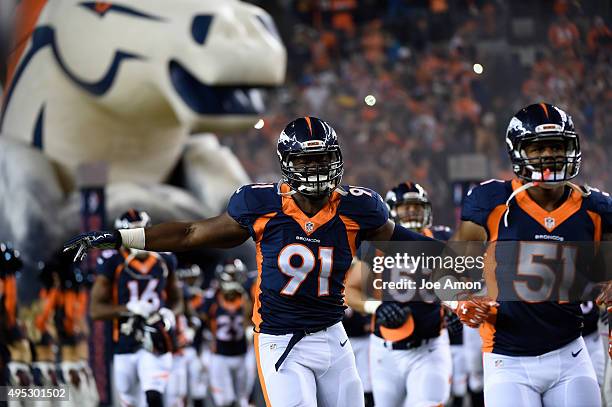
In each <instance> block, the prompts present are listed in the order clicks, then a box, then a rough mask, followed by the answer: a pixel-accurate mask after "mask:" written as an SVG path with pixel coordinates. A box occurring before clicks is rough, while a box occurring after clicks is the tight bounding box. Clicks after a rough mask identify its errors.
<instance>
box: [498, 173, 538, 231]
mask: <svg viewBox="0 0 612 407" xmlns="http://www.w3.org/2000/svg"><path fill="white" fill-rule="evenodd" d="M536 185H538V182H534V181H531V182H528V183H526V184H523V185H521V186H520V187H519V188H517V189H515V190H514V191H512V193H511V194H510V196H509V197H508V199H507V200H506V210H505V211H504V226H505V227H508V214H509V213H510V202H511V201H512V200H513V199H514V197H515V196H517V195H518V194H520V193H521V192H523V191H525V190H527V189H529V188H531V187H534V186H536Z"/></svg>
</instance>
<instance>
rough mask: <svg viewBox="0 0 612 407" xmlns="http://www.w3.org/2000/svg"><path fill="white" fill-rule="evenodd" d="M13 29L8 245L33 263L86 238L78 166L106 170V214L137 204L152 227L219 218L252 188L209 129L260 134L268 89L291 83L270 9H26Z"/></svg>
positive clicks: (234, 2)
mask: <svg viewBox="0 0 612 407" xmlns="http://www.w3.org/2000/svg"><path fill="white" fill-rule="evenodd" d="M14 25H15V31H16V34H15V36H14V38H13V46H12V47H11V48H10V49H11V52H10V55H9V60H8V68H7V75H6V78H4V80H3V81H2V84H3V101H2V107H1V110H0V240H10V241H12V242H13V243H14V245H15V247H18V248H19V249H20V250H21V251H22V253H23V255H24V259H25V261H26V264H27V263H28V262H29V263H30V264H32V262H34V261H37V260H39V259H41V258H44V257H46V256H47V255H48V254H49V253H51V252H52V251H53V250H55V249H56V248H57V247H58V246H59V245H60V244H61V242H62V241H64V240H65V239H66V238H67V237H69V236H71V235H73V234H75V233H76V232H78V230H79V225H80V215H79V203H80V197H79V192H78V190H77V189H76V181H75V180H76V173H77V171H78V168H79V165H80V164H83V163H91V162H100V161H105V162H107V163H108V168H109V179H108V184H107V186H106V197H107V198H106V199H107V200H106V208H107V212H108V219H114V218H115V217H116V216H117V215H118V214H120V213H121V212H123V211H124V210H125V208H128V207H136V208H140V209H142V210H145V211H147V212H148V213H150V214H151V216H152V218H153V219H155V221H156V222H161V221H163V220H168V219H188V218H198V217H208V216H213V215H216V214H218V213H220V212H221V211H222V210H223V209H224V205H225V203H226V200H227V198H228V197H229V196H230V195H231V193H232V192H233V191H234V190H235V189H236V188H237V187H238V186H240V185H242V184H244V183H247V182H248V181H249V180H248V176H247V175H246V173H245V172H244V170H243V169H242V167H241V165H240V163H239V162H238V160H237V159H236V157H235V156H234V155H233V154H232V153H231V152H230V151H229V150H228V149H226V148H224V147H222V146H221V145H220V144H219V142H218V140H217V139H216V136H215V135H213V134H221V133H223V132H227V131H239V130H243V129H244V130H246V129H247V128H249V127H250V126H252V125H253V124H254V123H255V122H256V121H257V120H258V119H259V115H260V114H261V113H262V110H263V103H262V97H261V94H260V88H264V87H265V88H270V87H275V86H279V85H281V84H282V83H283V81H284V77H285V66H286V51H285V48H284V46H283V44H282V42H281V40H280V38H279V35H278V33H277V31H276V28H275V26H274V23H273V22H272V19H271V18H270V16H269V15H268V14H267V13H266V12H265V11H263V10H262V9H260V8H258V7H255V6H252V5H250V4H246V3H242V2H240V1H238V0H224V1H218V0H173V1H168V0H147V1H138V0H118V1H115V2H99V1H86V0H62V1H46V0H25V1H22V2H20V3H19V6H18V8H17V18H16V20H15V24H14ZM178 165H181V169H182V171H180V174H181V177H180V179H179V180H178V182H175V183H174V184H175V185H170V184H168V183H167V182H168V179H169V176H170V174H172V172H173V170H174V169H175V168H176V167H177V166H178ZM177 184H178V185H179V186H177Z"/></svg>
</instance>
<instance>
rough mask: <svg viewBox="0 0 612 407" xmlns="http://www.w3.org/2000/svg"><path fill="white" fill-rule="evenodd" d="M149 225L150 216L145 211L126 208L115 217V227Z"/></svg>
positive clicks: (127, 227) (125, 227)
mask: <svg viewBox="0 0 612 407" xmlns="http://www.w3.org/2000/svg"><path fill="white" fill-rule="evenodd" d="M148 226H151V217H150V216H149V214H148V213H146V212H145V211H139V210H137V209H133V208H132V209H128V211H127V212H125V213H124V214H123V215H121V216H119V217H118V218H117V219H115V229H135V228H145V227H148Z"/></svg>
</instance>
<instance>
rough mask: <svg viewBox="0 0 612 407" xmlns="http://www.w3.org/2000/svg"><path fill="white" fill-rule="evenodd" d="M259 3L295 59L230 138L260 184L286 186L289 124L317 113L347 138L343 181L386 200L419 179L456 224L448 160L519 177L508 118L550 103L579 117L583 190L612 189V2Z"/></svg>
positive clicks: (443, 215)
mask: <svg viewBox="0 0 612 407" xmlns="http://www.w3.org/2000/svg"><path fill="white" fill-rule="evenodd" d="M251 2H252V3H255V4H258V5H260V6H262V7H263V8H265V9H266V10H268V11H269V12H270V13H271V14H272V15H273V17H274V19H275V21H276V22H277V25H278V28H279V31H280V34H281V36H282V37H283V40H284V42H285V44H286V45H287V49H288V52H289V66H288V81H287V84H286V86H285V87H284V88H283V89H282V90H280V91H276V92H274V93H271V94H270V95H269V98H268V100H267V103H268V110H267V114H266V116H265V117H264V118H263V120H264V122H263V127H262V128H260V129H253V130H251V131H250V132H249V133H248V134H246V135H245V134H236V135H234V136H232V137H228V138H223V139H222V142H224V143H227V144H229V145H231V147H232V148H233V150H234V151H235V152H236V153H237V154H238V156H239V158H240V160H241V161H242V163H243V165H244V166H245V168H246V170H247V172H248V173H249V174H250V175H251V176H252V177H253V179H254V180H255V181H271V180H278V179H279V177H280V175H279V170H278V163H277V161H276V159H275V155H274V151H275V148H276V145H275V143H276V140H277V137H278V134H279V133H280V131H281V130H282V128H283V126H284V125H285V124H286V123H287V122H289V121H290V120H292V119H293V118H295V117H297V116H303V115H313V116H318V117H321V118H322V119H324V120H327V121H329V122H330V123H331V124H332V126H333V127H334V128H335V129H336V131H337V132H338V135H339V137H340V142H341V145H342V147H343V154H344V159H345V168H346V172H345V177H344V183H349V184H358V185H363V186H367V187H371V188H373V189H375V190H377V191H378V192H380V193H381V194H383V195H384V193H385V191H387V190H388V189H389V188H390V187H392V186H393V185H394V184H397V183H399V182H401V181H404V180H408V179H410V180H413V181H417V182H419V183H421V184H422V185H424V186H425V187H426V189H428V191H429V193H430V196H431V198H432V200H433V203H434V217H435V222H436V223H445V224H451V225H453V224H454V222H455V216H456V213H455V211H454V210H453V208H454V205H453V199H452V196H451V194H452V182H453V181H454V180H455V178H456V177H455V175H456V174H452V171H450V168H449V160H450V159H452V158H453V157H454V156H456V155H458V154H478V155H480V156H476V157H478V158H480V160H477V161H476V162H478V163H484V167H485V168H483V169H481V171H480V172H484V175H485V177H486V178H508V177H511V176H512V172H511V168H510V164H509V160H508V156H507V153H506V145H505V142H504V137H505V130H506V127H507V125H508V122H509V120H510V118H511V117H512V115H513V114H514V113H515V112H516V111H517V110H518V109H520V108H521V107H522V106H524V105H527V104H531V103H539V102H542V101H545V102H548V103H552V104H555V105H558V106H559V107H561V108H563V109H566V111H568V112H569V113H570V114H571V115H572V116H573V118H574V123H575V125H576V127H577V129H578V131H579V133H580V136H581V139H580V140H581V147H582V153H583V166H582V172H581V175H580V180H579V181H580V182H582V183H588V184H589V185H592V186H596V187H599V188H603V189H607V190H611V189H612V177H611V176H610V175H609V173H610V169H611V168H612V167H611V166H610V164H609V161H610V158H611V157H612V116H611V115H609V114H606V112H609V111H610V108H611V107H612V87H611V82H612V63H611V62H612V61H611V59H612V31H611V29H610V16H611V11H612V5H611V3H610V2H609V1H596V0H592V1H569V0H554V1H552V0H549V1H544V0H543V1H535V2H534V1H524V0H518V1H512V2H507V1H486V0H386V1H385V0H294V1H289V0H259V1H258V0H252V1H251ZM262 57H265V56H262ZM368 95H372V96H374V98H371V97H370V98H368V100H367V102H369V103H366V97H367V96H368ZM374 99H375V101H374ZM373 102H375V103H374V104H373V105H372V103H373ZM261 124H262V123H260V125H259V126H257V127H261Z"/></svg>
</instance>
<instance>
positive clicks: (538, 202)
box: [453, 103, 612, 407]
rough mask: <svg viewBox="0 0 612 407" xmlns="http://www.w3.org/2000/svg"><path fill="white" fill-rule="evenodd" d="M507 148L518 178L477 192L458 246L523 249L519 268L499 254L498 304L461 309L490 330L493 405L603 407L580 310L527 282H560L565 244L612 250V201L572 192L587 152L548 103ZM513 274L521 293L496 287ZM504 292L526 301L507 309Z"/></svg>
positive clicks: (513, 130)
mask: <svg viewBox="0 0 612 407" xmlns="http://www.w3.org/2000/svg"><path fill="white" fill-rule="evenodd" d="M506 146H507V149H508V153H509V155H510V159H511V162H512V168H513V171H514V173H515V174H516V178H515V179H513V180H510V181H500V180H490V181H487V182H483V183H482V184H481V185H480V186H477V187H475V188H474V189H472V190H471V191H470V192H469V193H468V195H467V197H466V198H465V200H464V204H463V209H462V214H461V220H462V222H461V225H460V228H459V230H458V232H457V234H456V236H454V237H453V239H454V240H461V241H488V242H501V241H514V242H517V243H516V245H514V247H515V248H516V247H517V246H518V247H519V248H520V256H519V258H518V260H517V261H509V260H508V259H506V258H498V257H497V256H498V253H500V252H499V251H494V252H492V255H493V256H496V257H495V258H494V260H495V262H493V260H491V261H490V262H488V265H489V266H491V268H489V269H487V268H485V276H489V277H490V279H488V281H487V288H488V290H489V291H488V293H489V295H490V298H484V299H470V300H466V301H462V302H460V303H459V307H458V308H457V311H458V315H459V317H460V318H461V319H462V322H464V323H466V324H468V325H470V326H480V333H481V336H482V340H483V352H484V354H483V362H484V393H485V404H486V405H487V406H490V407H505V406H516V405H526V406H527V405H528V406H578V405H582V406H599V405H600V404H601V400H600V395H599V387H598V385H597V378H596V375H595V371H594V370H593V366H592V364H591V361H590V358H589V353H588V351H587V350H585V347H586V345H585V342H584V340H583V338H582V337H581V332H582V325H583V317H582V312H581V309H580V303H578V302H554V301H542V297H541V296H540V295H539V293H538V292H536V291H535V290H537V289H538V287H535V286H533V285H529V284H527V283H526V282H525V280H524V278H525V277H524V276H533V277H539V278H540V279H542V280H538V281H544V280H543V278H544V277H545V276H546V275H548V276H550V274H551V273H552V275H553V279H554V276H555V274H554V272H551V270H550V268H549V267H548V266H546V262H545V260H546V259H549V260H550V259H553V260H554V258H556V256H558V245H556V244H554V242H555V241H582V242H593V241H599V240H608V239H609V233H610V232H612V200H611V199H610V197H609V195H607V194H604V193H601V192H599V191H597V190H594V189H589V188H586V187H579V186H577V185H575V184H573V183H571V182H570V180H571V179H573V178H574V177H576V175H578V171H579V169H580V161H581V153H580V143H579V137H578V134H577V133H576V130H575V128H574V124H573V122H572V118H571V117H570V116H569V115H568V114H567V113H566V112H565V111H563V110H562V109H560V108H558V107H556V106H553V105H550V104H547V103H539V104H533V105H530V106H527V107H525V108H523V109H521V110H520V111H519V112H517V113H516V115H514V117H512V119H511V120H510V124H509V126H508V129H507V132H506ZM497 244H499V243H497ZM496 247H498V246H495V245H493V246H489V248H493V249H495V248H496ZM501 247H505V246H501ZM563 256H564V258H565V259H567V258H570V260H571V257H570V256H569V255H567V256H566V254H564V255H563ZM542 261H544V262H542ZM568 267H571V268H575V264H571V263H570V264H568ZM502 270H503V271H504V273H506V274H505V275H503V273H501V271H502ZM567 272H570V273H571V272H572V270H567ZM539 273H542V274H539ZM547 273H548V274H547ZM508 274H510V275H511V276H514V277H513V281H514V283H513V284H506V285H498V284H493V281H494V280H493V277H495V278H496V279H497V280H499V279H500V278H504V280H506V281H507V280H508V279H507V276H508ZM498 290H499V291H498ZM501 290H504V291H501ZM500 292H504V293H506V294H507V295H508V296H510V295H515V296H517V298H519V299H521V300H520V301H518V300H517V301H498V302H497V301H495V299H497V298H498V293H500ZM506 298H508V297H506ZM526 299H536V301H538V302H533V301H531V302H528V301H526Z"/></svg>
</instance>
